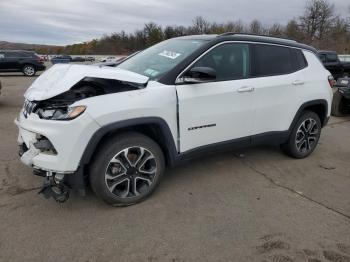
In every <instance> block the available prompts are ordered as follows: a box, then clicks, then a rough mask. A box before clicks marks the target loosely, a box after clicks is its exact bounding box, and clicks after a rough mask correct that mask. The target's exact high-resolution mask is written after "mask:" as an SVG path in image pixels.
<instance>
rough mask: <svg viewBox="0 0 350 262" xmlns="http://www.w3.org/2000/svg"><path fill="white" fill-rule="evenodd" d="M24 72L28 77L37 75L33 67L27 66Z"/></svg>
mask: <svg viewBox="0 0 350 262" xmlns="http://www.w3.org/2000/svg"><path fill="white" fill-rule="evenodd" d="M23 71H24V74H25V75H27V76H32V75H34V73H35V70H34V67H32V66H25V67H24V70H23Z"/></svg>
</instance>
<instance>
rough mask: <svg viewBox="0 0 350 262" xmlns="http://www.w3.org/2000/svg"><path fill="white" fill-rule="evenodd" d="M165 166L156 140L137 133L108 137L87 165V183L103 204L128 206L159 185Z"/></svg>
mask: <svg viewBox="0 0 350 262" xmlns="http://www.w3.org/2000/svg"><path fill="white" fill-rule="evenodd" d="M164 169H165V161H164V155H163V152H162V150H161V148H160V147H159V145H158V144H157V143H155V142H154V141H153V140H152V139H150V138H149V137H147V136H145V135H142V134H139V133H133V132H130V133H124V134H121V135H118V136H113V137H111V138H109V139H108V140H107V141H105V142H104V144H103V145H102V146H101V147H100V149H99V150H98V152H97V154H96V156H95V157H94V159H93V163H92V165H91V168H90V177H89V178H90V185H91V188H92V190H93V191H94V193H95V194H96V195H97V196H98V197H100V198H101V199H102V200H104V201H105V202H106V203H108V204H111V205H114V206H128V205H132V204H136V203H138V202H141V201H143V200H145V199H146V198H147V197H148V196H150V195H151V194H152V193H153V191H154V190H155V189H156V187H157V186H158V184H159V182H160V180H161V178H162V176H163V173H164Z"/></svg>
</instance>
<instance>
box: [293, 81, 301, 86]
mask: <svg viewBox="0 0 350 262" xmlns="http://www.w3.org/2000/svg"><path fill="white" fill-rule="evenodd" d="M292 84H293V85H295V86H301V85H303V84H304V81H301V80H295V81H294V82H293V83H292Z"/></svg>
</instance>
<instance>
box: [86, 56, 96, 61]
mask: <svg viewBox="0 0 350 262" xmlns="http://www.w3.org/2000/svg"><path fill="white" fill-rule="evenodd" d="M85 61H88V62H95V57H93V56H88V57H86V58H85Z"/></svg>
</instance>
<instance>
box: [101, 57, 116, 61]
mask: <svg viewBox="0 0 350 262" xmlns="http://www.w3.org/2000/svg"><path fill="white" fill-rule="evenodd" d="M100 61H101V62H115V61H117V58H116V57H115V56H108V57H105V58H102V59H101V60H100Z"/></svg>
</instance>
